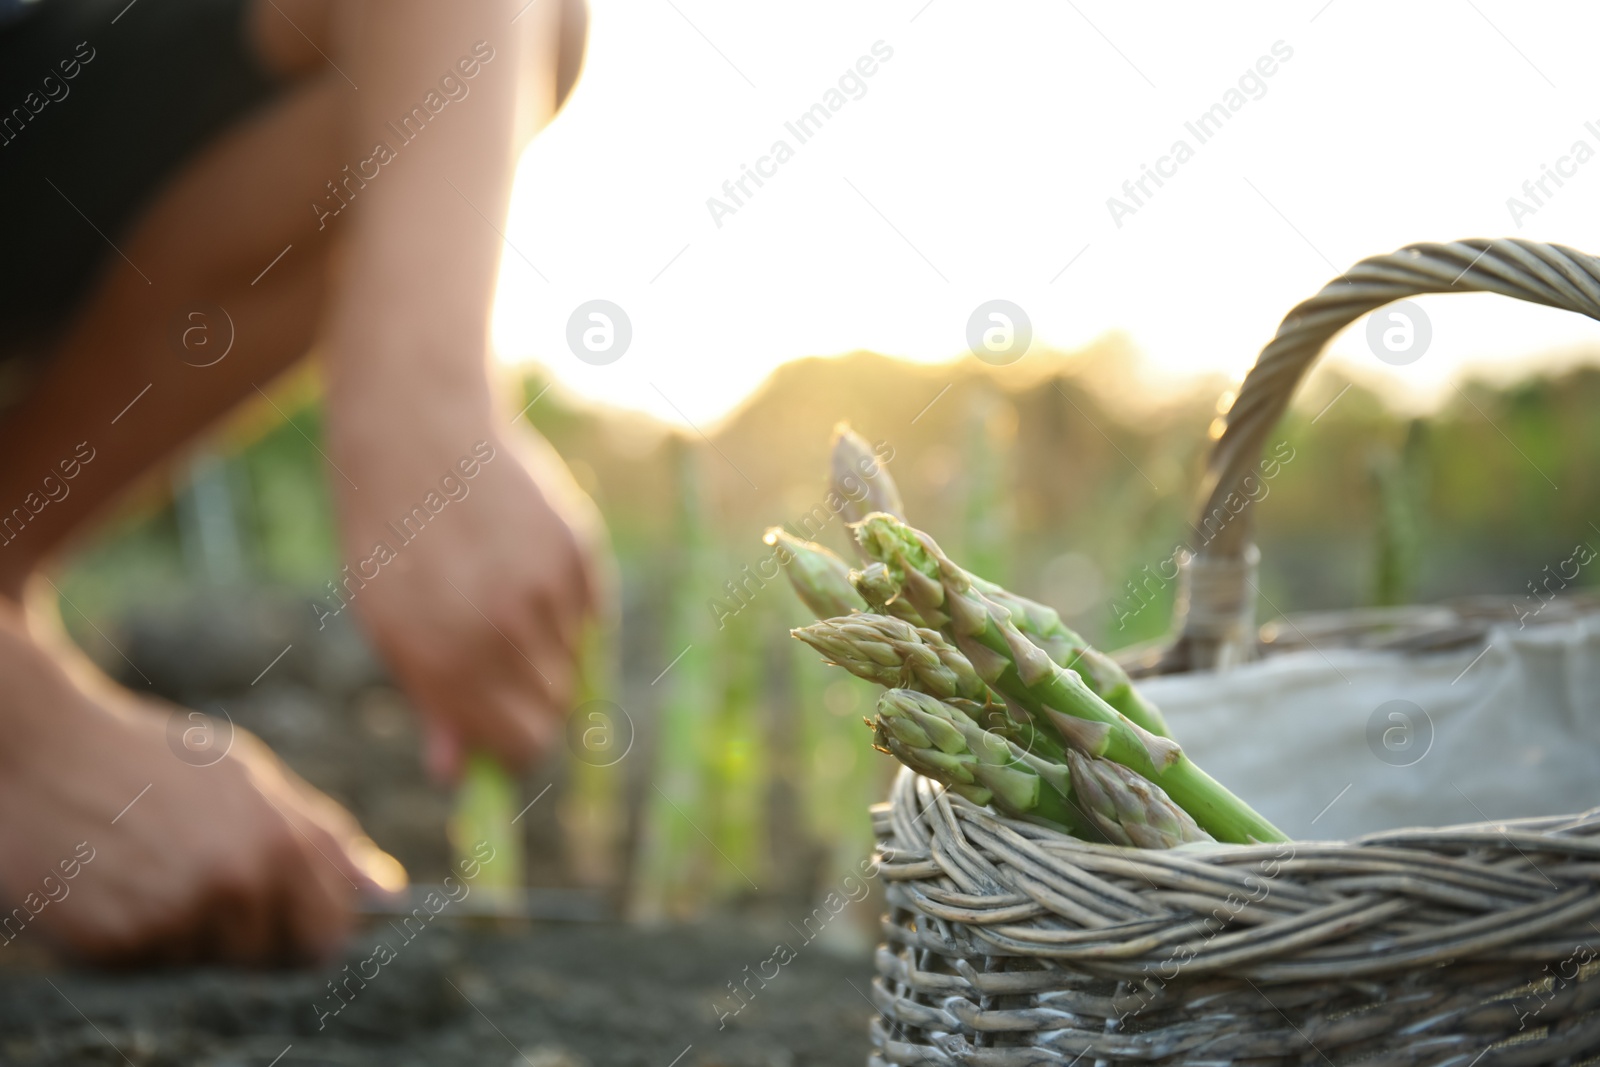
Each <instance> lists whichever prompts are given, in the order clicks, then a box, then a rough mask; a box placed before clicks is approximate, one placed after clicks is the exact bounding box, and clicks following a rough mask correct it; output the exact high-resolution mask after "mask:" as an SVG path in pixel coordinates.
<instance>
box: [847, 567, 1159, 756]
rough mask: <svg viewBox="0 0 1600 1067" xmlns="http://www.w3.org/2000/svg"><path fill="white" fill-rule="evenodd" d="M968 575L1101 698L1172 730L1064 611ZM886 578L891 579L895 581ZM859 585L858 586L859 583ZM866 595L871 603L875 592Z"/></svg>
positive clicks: (1142, 721) (1151, 725) (1148, 724)
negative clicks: (1065, 618) (1067, 619)
mask: <svg viewBox="0 0 1600 1067" xmlns="http://www.w3.org/2000/svg"><path fill="white" fill-rule="evenodd" d="M968 577H969V578H971V579H972V584H973V586H974V587H975V588H976V589H977V590H978V592H980V593H982V594H983V595H984V596H986V597H988V598H989V599H990V600H992V601H994V602H995V603H996V604H999V605H1000V606H1001V607H1003V608H1005V609H1006V610H1007V611H1009V612H1011V621H1012V623H1013V624H1014V625H1015V626H1016V628H1017V629H1018V630H1021V631H1022V633H1023V634H1024V635H1025V636H1026V637H1027V638H1028V639H1029V640H1030V641H1032V642H1033V643H1034V644H1036V645H1038V646H1039V647H1040V648H1042V649H1044V651H1045V653H1046V654H1047V655H1049V657H1050V658H1051V659H1053V660H1055V661H1056V663H1057V664H1059V665H1060V666H1062V667H1066V668H1069V669H1071V670H1075V671H1077V672H1078V673H1079V674H1080V675H1082V676H1083V681H1084V684H1085V685H1087V686H1088V687H1089V688H1090V689H1092V690H1094V692H1095V694H1096V695H1098V696H1099V697H1100V699H1101V700H1104V701H1105V702H1106V703H1107V704H1110V705H1111V706H1112V707H1114V708H1116V709H1117V710H1118V711H1120V712H1122V714H1124V715H1126V716H1127V717H1128V718H1130V719H1132V720H1133V721H1134V722H1136V723H1138V724H1139V725H1140V726H1142V727H1144V728H1145V729H1146V730H1149V731H1150V732H1151V733H1153V734H1159V735H1160V736H1162V737H1171V736H1172V731H1171V730H1170V729H1168V727H1167V721H1166V719H1164V718H1162V716H1161V710H1160V709H1159V708H1157V707H1156V706H1155V705H1154V704H1152V703H1150V701H1148V700H1146V699H1145V698H1144V696H1143V695H1142V694H1141V693H1140V692H1139V691H1138V690H1137V689H1135V688H1134V687H1133V680H1132V679H1130V678H1129V677H1128V672H1127V671H1125V670H1123V669H1122V665H1121V664H1120V663H1118V662H1117V661H1116V660H1114V659H1112V658H1111V657H1110V656H1108V655H1106V654H1105V653H1104V652H1101V651H1100V650H1099V649H1097V648H1094V647H1092V646H1091V645H1090V644H1089V642H1087V641H1085V640H1084V639H1083V638H1082V637H1079V636H1078V634H1077V632H1076V631H1075V630H1073V629H1071V628H1070V627H1069V626H1067V624H1066V623H1064V622H1062V621H1061V616H1060V615H1059V614H1057V613H1056V610H1055V609H1054V608H1052V607H1050V606H1049V605H1047V604H1041V603H1039V602H1038V601H1037V600H1029V599H1028V598H1027V597H1025V596H1018V595H1017V594H1016V593H1013V592H1011V591H1010V590H1008V589H1004V588H1002V587H1000V586H998V585H996V584H995V583H993V582H991V581H987V580H985V579H983V578H979V577H978V576H977V575H976V574H969V575H968ZM885 578H887V576H885ZM884 584H885V583H884V582H883V581H880V582H879V585H878V587H877V588H879V589H881V588H883V586H884ZM887 584H889V585H892V581H891V582H888V583H887ZM857 588H858V589H859V588H860V586H859V583H858V585H857ZM862 595H863V596H865V595H866V594H865V593H863V594H862ZM866 599H867V602H868V603H872V597H870V596H868V597H867V598H866Z"/></svg>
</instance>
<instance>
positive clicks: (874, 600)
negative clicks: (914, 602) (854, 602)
mask: <svg viewBox="0 0 1600 1067" xmlns="http://www.w3.org/2000/svg"><path fill="white" fill-rule="evenodd" d="M850 584H851V585H853V586H855V590H856V592H857V593H858V594H860V596H861V598H862V599H863V600H865V601H866V602H867V606H868V607H869V608H871V609H872V610H873V611H874V612H876V613H878V614H879V615H893V616H894V617H895V618H897V619H904V620H905V621H906V622H909V623H910V624H911V625H912V626H919V627H929V628H932V627H937V626H940V625H943V624H944V623H945V622H946V621H947V620H946V619H945V618H944V617H943V616H935V617H934V621H933V623H932V624H931V626H930V623H929V621H928V620H927V619H924V618H923V617H922V613H921V612H920V611H918V610H917V609H916V608H914V607H912V606H911V602H910V601H909V600H907V599H906V598H905V597H903V596H901V595H900V587H899V586H898V585H896V584H895V581H894V579H893V578H891V577H889V568H888V567H885V566H884V565H883V564H881V563H877V562H873V563H869V564H867V565H866V566H865V567H863V568H861V569H860V570H858V571H851V572H850Z"/></svg>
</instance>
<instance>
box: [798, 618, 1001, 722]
mask: <svg viewBox="0 0 1600 1067" xmlns="http://www.w3.org/2000/svg"><path fill="white" fill-rule="evenodd" d="M790 632H791V633H792V634H794V636H795V637H798V638H799V639H800V640H802V641H804V642H805V643H806V644H808V645H810V646H811V647H812V648H814V649H816V650H817V651H818V652H820V653H822V656H823V658H824V659H826V660H827V661H828V662H829V663H835V664H838V665H839V666H841V667H843V668H844V669H845V670H847V671H849V672H850V673H851V674H853V675H855V676H856V677H857V678H865V679H866V680H867V681H869V682H876V683H878V684H879V685H881V686H883V687H884V688H886V689H894V688H897V687H899V686H907V687H912V688H916V689H920V690H921V691H922V692H924V693H928V694H930V695H932V696H936V697H940V698H942V699H948V698H950V697H965V698H966V699H968V700H976V701H979V702H980V703H981V702H987V701H988V699H989V686H988V683H986V682H985V681H984V680H983V679H982V678H980V677H978V672H977V671H975V670H973V669H972V664H971V663H969V662H967V657H965V656H963V655H962V654H961V652H960V651H959V650H958V649H956V647H955V646H954V645H952V644H950V642H948V641H946V640H945V639H944V637H943V636H941V635H940V634H939V633H938V632H937V631H934V630H919V629H917V628H916V627H914V626H912V625H911V624H910V623H908V622H902V621H901V620H900V619H892V618H890V617H888V616H887V615H873V614H870V613H869V614H863V615H847V616H845V617H844V618H839V619H823V620H822V621H821V622H817V623H814V624H812V625H810V626H802V627H800V628H799V629H798V630H791V631H790Z"/></svg>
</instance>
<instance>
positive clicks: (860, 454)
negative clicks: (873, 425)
mask: <svg viewBox="0 0 1600 1067" xmlns="http://www.w3.org/2000/svg"><path fill="white" fill-rule="evenodd" d="M829 467H830V474H831V480H832V482H833V491H834V492H836V493H838V494H839V495H840V496H841V497H843V498H844V502H845V503H844V519H845V521H846V522H857V521H859V520H860V519H863V518H865V517H866V516H868V515H870V514H872V513H873V512H875V511H886V512H888V513H889V514H891V515H899V514H902V513H903V512H904V511H905V505H904V504H903V503H901V502H900V488H899V486H897V485H895V484H894V479H893V478H891V477H890V476H889V470H888V468H887V467H886V466H885V465H884V463H883V461H882V460H880V459H879V458H878V457H877V455H876V453H874V452H873V451H872V445H870V444H868V443H867V439H866V438H865V437H862V436H861V435H860V434H858V433H856V432H855V431H854V430H852V429H851V428H850V424H849V423H847V422H841V423H839V424H838V425H837V426H835V427H834V428H833V454H832V459H831V462H830V464H829Z"/></svg>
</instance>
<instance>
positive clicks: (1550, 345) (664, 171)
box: [494, 0, 1600, 427]
mask: <svg viewBox="0 0 1600 1067" xmlns="http://www.w3.org/2000/svg"><path fill="white" fill-rule="evenodd" d="M1220 6H1221V5H1192V4H1185V3H1158V2H1154V0H1145V2H1142V3H1138V4H1122V3H1112V2H1109V0H1049V2H1031V0H1015V2H1007V3H1003V4H980V3H976V2H974V0H892V2H861V0H856V2H834V0H816V2H813V3H808V4H804V5H783V6H779V5H772V4H751V3H733V2H731V0H727V2H725V0H593V21H592V25H591V34H590V41H589V53H588V60H587V66H586V69H585V71H584V74H583V77H582V79H581V80H580V81H579V83H578V86H577V88H576V89H575V91H574V93H573V96H572V97H571V99H570V100H569V102H568V104H567V106H566V107H565V108H564V109H563V111H562V112H561V114H559V115H558V116H557V117H556V119H555V120H554V121H553V122H552V123H551V124H550V126H549V127H548V128H546V129H545V131H544V132H543V133H541V134H540V135H539V137H537V138H536V139H535V140H534V141H533V143H532V144H531V145H530V146H529V148H528V150H527V152H526V153H525V155H524V156H523V159H522V162H521V165H520V167H519V170H518V175H517V184H516V191H515V194H514V197H513V201H512V207H511V215H510V218H509V220H508V222H507V227H506V231H505V233H506V238H507V243H508V248H507V250H506V254H505V257H504V261H503V267H502V271H501V281H500V290H499V294H498V299H497V302H496V308H495V327H494V339H495V346H496V350H497V355H498V356H499V358H500V359H502V360H504V361H506V362H509V363H520V362H524V361H535V362H537V363H539V364H540V365H542V366H544V367H545V368H547V369H548V370H549V372H550V373H552V374H553V375H554V376H555V378H556V380H557V381H558V382H559V383H560V385H561V386H562V387H563V388H565V389H568V390H570V391H571V392H573V393H575V394H577V395H580V396H583V397H587V398H591V399H594V400H598V401H603V402H606V403H609V404H614V405H619V406H623V407H627V408H632V409H637V410H641V411H645V412H649V413H651V414H653V415H656V416H659V417H661V418H664V419H666V420H668V421H671V422H675V423H679V424H684V423H689V424H693V425H696V426H700V427H705V426H707V425H709V424H713V423H714V422H715V421H716V420H717V419H718V418H721V417H723V416H725V415H726V414H727V413H728V412H729V411H730V410H732V409H733V408H735V407H736V406H737V405H738V403H739V402H740V401H741V400H742V399H743V398H745V397H746V396H748V395H749V393H750V392H751V391H752V390H754V389H755V388H756V387H757V386H759V384H760V383H761V381H762V380H763V379H764V378H765V377H766V376H767V375H768V374H769V373H770V372H771V371H772V369H773V368H774V367H776V366H778V365H779V364H781V363H783V362H784V361H787V360H792V359H797V358H802V357H806V356H818V355H821V356H826V355H835V354H842V353H847V352H851V351H856V350H863V349H866V350H873V351H877V352H882V353H885V354H888V355H893V356H898V357H903V358H906V359H910V360H916V361H923V362H936V361H944V360H951V359H956V358H962V357H965V358H971V356H970V354H969V340H968V335H969V330H968V323H969V320H970V319H971V318H972V317H973V316H974V313H975V311H977V310H978V309H979V307H980V305H984V304H985V303H987V302H989V301H993V300H1004V301H1008V302H1010V304H1011V305H1013V306H1014V307H1015V308H1019V309H1021V311H1022V313H1023V314H1024V315H1026V317H1027V320H1028V321H1029V323H1030V324H1031V329H1032V342H1031V347H1030V348H1029V349H1028V352H1029V353H1032V354H1035V355H1037V353H1039V352H1040V351H1042V350H1044V349H1047V348H1054V349H1058V350H1072V349H1076V348H1080V347H1083V346H1085V345H1088V344H1090V343H1091V342H1093V341H1095V340H1096V339H1097V338H1101V337H1104V336H1106V335H1107V334H1111V333H1121V334H1124V335H1125V336H1126V337H1128V338H1129V339H1130V340H1131V341H1132V343H1133V345H1134V347H1135V348H1136V349H1137V351H1138V352H1139V354H1140V358H1141V362H1140V373H1141V375H1142V378H1143V380H1144V382H1145V384H1146V385H1147V386H1148V390H1149V393H1150V395H1152V396H1157V395H1160V394H1162V393H1163V392H1166V391H1175V390H1177V389H1180V388H1182V387H1183V386H1184V385H1186V384H1188V383H1191V382H1192V381H1193V380H1194V378H1195V377H1196V376H1198V375H1211V374H1215V373H1217V372H1222V373H1224V374H1227V375H1231V376H1233V377H1236V378H1238V377H1242V376H1243V374H1244V373H1245V371H1247V370H1248V368H1249V366H1250V364H1251V362H1252V361H1253V360H1254V358H1255V355H1256V353H1257V352H1258V351H1259V350H1260V348H1261V346H1262V345H1263V344H1265V343H1266V342H1267V341H1268V340H1269V339H1270V338H1271V336H1272V334H1273V331H1274V330H1275V329H1276V327H1277V323H1278V321H1279V320H1280V319H1281V318H1282V316H1283V314H1284V313H1285V312H1286V311H1288V309H1289V308H1290V307H1292V306H1293V305H1294V304H1296V303H1297V302H1299V301H1300V300H1302V299H1304V298H1306V297H1309V296H1311V295H1312V294H1313V293H1315V292H1316V291H1317V290H1318V289H1319V288H1320V287H1321V286H1322V285H1323V284H1324V283H1325V282H1326V281H1328V280H1329V279H1330V278H1331V277H1333V276H1335V275H1336V274H1337V273H1339V272H1340V271H1342V270H1343V269H1345V268H1346V267H1348V266H1349V265H1351V264H1353V263H1354V262H1355V261H1357V260H1359V259H1361V258H1364V257H1366V256H1369V255H1374V254H1378V253H1382V252H1388V251H1392V250H1394V249H1396V248H1399V247H1401V246H1403V245H1406V244H1409V243H1413V242H1417V241H1449V240H1456V239H1460V238H1467V237H1480V236H1481V237H1500V236H1516V237H1524V238H1528V239H1531V240H1544V241H1553V242H1557V243H1561V244H1565V245H1569V246H1571V247H1574V248H1577V249H1581V250H1585V251H1594V252H1597V253H1600V213H1597V212H1596V211H1595V210H1594V205H1595V202H1596V195H1597V194H1600V94H1597V92H1596V89H1597V87H1600V70H1597V66H1596V64H1595V63H1594V62H1593V58H1592V55H1591V54H1589V53H1590V45H1591V43H1592V42H1593V41H1594V40H1596V39H1600V7H1597V6H1595V5H1580V4H1577V3H1551V4H1542V5H1537V6H1534V5H1525V4H1515V3H1511V2H1509V0H1440V2H1408V3H1405V4H1396V3H1378V2H1367V0H1331V2H1329V0H1309V2H1292V3H1285V2H1281V0H1280V2H1277V3H1254V4H1249V3H1239V4H1230V5H1227V10H1226V11H1222V10H1219V8H1220ZM865 71H870V72H871V73H870V75H867V74H864V73H863V72H865ZM1266 71H1270V74H1265V73H1264V72H1266ZM1230 91H1236V92H1237V95H1234V96H1230V95H1229V94H1230ZM830 92H832V93H833V95H831V96H830ZM1241 101H1242V102H1241ZM1219 103H1221V104H1223V105H1224V106H1225V107H1226V105H1227V104H1229V103H1233V104H1235V105H1236V110H1230V111H1229V113H1228V118H1227V121H1226V122H1225V123H1219V125H1220V129H1211V130H1210V131H1209V136H1207V137H1206V138H1205V139H1204V141H1203V142H1202V140H1201V139H1200V138H1199V137H1197V136H1196V134H1195V132H1194V131H1191V130H1190V129H1189V128H1187V127H1186V125H1185V124H1186V123H1189V124H1194V123H1195V122H1196V121H1197V120H1198V119H1199V117H1200V116H1201V115H1203V114H1204V113H1206V112H1207V111H1208V109H1210V108H1211V107H1212V106H1213V105H1215V104H1219ZM818 104H821V105H822V106H823V109H824V111H825V112H826V114H827V118H826V121H822V120H820V119H816V120H813V126H812V127H807V128H799V127H797V128H796V129H790V128H789V126H786V123H787V124H790V125H795V124H796V122H797V120H798V118H799V117H800V116H802V115H803V114H805V113H806V112H807V110H808V109H810V108H812V107H813V106H814V105H818ZM830 104H832V105H834V107H833V109H829V107H828V105H830ZM1587 124H1592V125H1587ZM1200 132H1202V133H1205V132H1208V131H1206V130H1201V131H1200ZM802 137H803V139H802ZM1180 140H1181V141H1184V142H1185V143H1186V144H1187V146H1188V148H1189V149H1190V151H1189V153H1188V154H1187V155H1184V158H1183V159H1182V161H1181V162H1179V161H1178V158H1177V156H1176V155H1174V152H1175V148H1176V142H1178V141H1180ZM780 141H781V142H783V143H784V146H785V148H784V149H779V148H778V146H777V142H780ZM1580 141H1581V142H1584V143H1585V144H1586V145H1587V146H1588V148H1589V149H1590V150H1591V151H1592V152H1593V153H1594V158H1589V155H1588V154H1587V153H1585V152H1583V151H1581V150H1580V149H1579V148H1578V147H1577V142H1580ZM1178 154H1179V155H1183V153H1181V152H1180V153H1178ZM1164 157H1165V158H1164ZM1580 159H1581V160H1582V161H1581V162H1580ZM1563 160H1564V162H1563ZM1146 166H1148V167H1150V168H1152V169H1155V168H1157V167H1159V168H1160V169H1162V170H1164V171H1166V172H1167V177H1165V178H1163V179H1162V184H1161V185H1160V186H1159V187H1158V186H1156V185H1155V184H1154V182H1153V181H1152V180H1151V179H1149V178H1146V179H1145V187H1144V191H1143V192H1139V190H1138V187H1137V186H1136V185H1135V186H1134V187H1133V188H1134V192H1136V193H1138V199H1137V200H1135V199H1134V197H1133V196H1132V195H1130V194H1129V193H1128V192H1127V191H1125V190H1124V183H1125V182H1130V183H1132V182H1137V181H1138V180H1139V179H1140V178H1141V177H1142V176H1143V175H1144V173H1145V170H1144V168H1145V167H1146ZM1547 166H1548V167H1549V168H1551V169H1556V168H1558V167H1559V168H1560V169H1561V170H1564V171H1566V172H1567V176H1566V177H1564V178H1562V184H1561V185H1560V186H1559V187H1557V186H1556V185H1555V184H1554V183H1553V182H1552V181H1551V180H1550V179H1548V178H1546V179H1545V193H1544V194H1540V196H1539V198H1538V200H1539V202H1537V203H1536V202H1535V201H1534V200H1533V199H1531V198H1530V197H1529V196H1528V194H1527V193H1525V192H1524V190H1523V183H1524V182H1535V181H1538V180H1539V179H1540V178H1541V177H1542V176H1543V175H1544V174H1545V168H1546V167H1547ZM745 168H750V169H751V170H759V171H762V172H765V174H766V176H765V177H763V178H762V179H761V184H760V185H759V186H757V185H756V184H755V183H754V181H753V180H752V179H750V178H748V177H746V178H745V188H744V190H743V191H742V192H741V191H740V190H739V189H738V187H737V185H733V194H735V195H736V196H737V200H736V199H735V198H734V195H730V194H729V193H728V192H726V191H725V190H724V183H730V184H732V183H734V182H737V180H738V179H740V178H741V177H742V176H743V175H745V173H746V170H745ZM1537 191H1538V190H1537V187H1535V192H1537ZM1546 194H1548V195H1546ZM1113 197H1115V198H1117V199H1118V200H1120V201H1121V203H1122V205H1124V206H1123V207H1121V208H1119V207H1116V206H1115V205H1113V204H1111V203H1109V201H1110V199H1111V198H1113ZM1513 197H1515V198H1517V199H1518V200H1519V201H1521V203H1522V204H1523V207H1522V208H1516V207H1515V205H1512V204H1510V203H1508V201H1509V200H1510V199H1511V198H1513ZM713 198H714V199H715V200H716V201H717V202H719V203H720V205H721V206H720V207H719V206H717V204H714V203H708V202H709V201H711V200H713ZM596 300H601V301H607V302H609V306H608V307H602V308H600V309H599V311H600V314H601V315H602V316H603V317H602V318H598V319H596V318H592V317H590V312H591V311H592V310H593V309H592V308H590V307H585V305H588V304H589V303H590V302H592V301H596ZM1418 306H1419V307H1420V308H1421V309H1422V314H1423V315H1425V316H1426V318H1427V319H1428V322H1429V325H1430V327H1431V330H1430V332H1431V340H1430V341H1429V343H1428V346H1427V349H1426V351H1423V352H1421V353H1420V355H1418V356H1417V357H1416V358H1414V359H1413V361H1411V362H1409V363H1406V364H1404V365H1398V366H1392V365H1390V364H1389V363H1387V362H1384V361H1380V360H1379V359H1378V358H1377V357H1376V356H1375V354H1374V352H1373V351H1372V349H1371V347H1370V346H1369V344H1368V342H1367V339H1366V331H1365V329H1364V328H1363V324H1362V323H1357V324H1356V325H1355V326H1354V327H1352V328H1351V329H1350V330H1347V331H1346V332H1345V333H1344V334H1342V335H1341V336H1340V337H1339V338H1337V339H1336V340H1335V341H1334V344H1333V346H1332V347H1331V349H1330V353H1329V355H1328V357H1325V358H1327V359H1328V360H1330V361H1332V362H1335V363H1337V364H1338V366H1339V367H1340V368H1341V369H1342V370H1344V371H1345V372H1346V373H1349V374H1351V375H1353V376H1355V377H1357V378H1358V379H1360V380H1362V381H1365V382H1369V383H1371V384H1374V385H1377V386H1379V387H1382V388H1386V389H1387V390H1388V391H1389V392H1391V393H1392V394H1393V395H1394V396H1396V397H1397V398H1400V401H1399V402H1400V403H1402V404H1414V405H1426V404H1428V403H1432V402H1436V401H1437V400H1438V399H1439V398H1440V397H1442V396H1445V395H1448V393H1449V391H1450V389H1451V383H1452V382H1455V381H1459V380H1461V378H1462V376H1464V375H1468V374H1484V373H1491V374H1497V375H1501V376H1504V375H1509V374H1512V373H1516V372H1517V371H1519V370H1525V369H1526V368H1527V367H1528V366H1529V365H1530V361H1532V360H1544V361H1547V362H1548V361H1551V360H1557V359H1560V358H1564V357H1565V356H1570V354H1572V353H1574V352H1576V351H1577V350H1579V349H1580V348H1581V347H1582V346H1585V345H1587V346H1589V347H1590V348H1593V349H1596V350H1600V325H1597V324H1596V323H1594V322H1592V321H1590V320H1588V319H1585V318H1583V317H1581V316H1577V315H1573V314H1570V313H1565V312H1559V311H1553V310H1549V309H1546V308H1536V307H1532V306H1530V305H1524V304H1519V303H1517V302H1514V301H1510V300H1508V299H1506V298H1504V297H1496V296H1486V295H1464V296H1457V295H1451V296H1435V297H1426V298H1423V299H1422V300H1420V301H1418ZM613 307H614V308H619V309H621V311H622V313H623V314H624V315H625V316H626V319H627V326H626V329H624V328H623V327H622V325H621V323H620V321H619V320H618V317H617V315H616V314H615V312H614V311H612V310H611V308H613ZM575 313H576V318H577V326H576V328H575V329H569V325H570V324H571V323H572V320H574V317H575ZM980 318H982V316H980ZM1012 318H1013V322H1016V321H1019V320H1017V319H1016V317H1015V316H1013V317H1012ZM985 321H987V320H985ZM585 331H598V332H590V333H589V334H588V337H587V338H585ZM625 334H626V335H628V338H627V342H626V346H625V347H624V346H623V345H622V344H621V343H620V339H621V338H622V337H623V336H624V335H625ZM569 336H570V338H571V341H570V342H569ZM607 346H609V347H607ZM1027 358H1028V355H1027V354H1024V355H1022V356H1021V359H1024V360H1025V359H1027ZM1090 370H1091V371H1092V368H1090Z"/></svg>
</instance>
